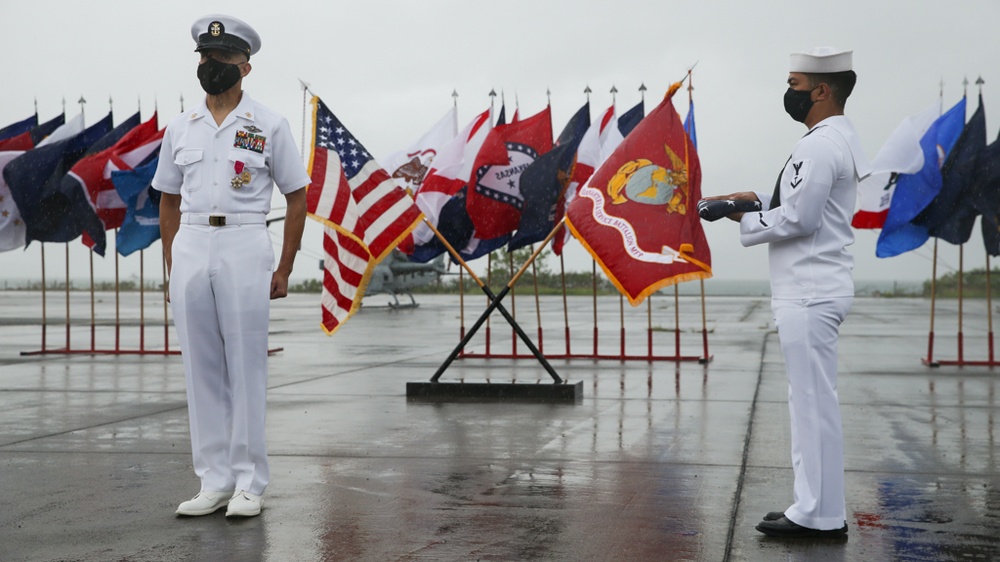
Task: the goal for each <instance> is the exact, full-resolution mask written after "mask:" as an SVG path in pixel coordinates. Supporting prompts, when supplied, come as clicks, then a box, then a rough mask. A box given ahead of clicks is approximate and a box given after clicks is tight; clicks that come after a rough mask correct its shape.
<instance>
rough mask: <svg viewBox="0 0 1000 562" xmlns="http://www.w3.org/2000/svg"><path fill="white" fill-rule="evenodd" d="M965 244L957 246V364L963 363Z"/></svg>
mask: <svg viewBox="0 0 1000 562" xmlns="http://www.w3.org/2000/svg"><path fill="white" fill-rule="evenodd" d="M964 276H965V244H959V245H958V364H959V365H962V364H963V363H964V356H965V353H964V352H965V349H964V348H965V342H964V341H963V338H962V312H963V308H964V302H963V297H964V296H965V295H964V293H965V290H964V289H965V287H964V285H965V279H964Z"/></svg>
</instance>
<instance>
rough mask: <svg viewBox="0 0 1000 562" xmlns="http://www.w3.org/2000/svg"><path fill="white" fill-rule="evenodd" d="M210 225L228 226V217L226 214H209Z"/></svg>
mask: <svg viewBox="0 0 1000 562" xmlns="http://www.w3.org/2000/svg"><path fill="white" fill-rule="evenodd" d="M208 225H209V226H226V217H225V216H224V215H221V216H220V215H209V217H208Z"/></svg>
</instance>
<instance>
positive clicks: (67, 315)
mask: <svg viewBox="0 0 1000 562" xmlns="http://www.w3.org/2000/svg"><path fill="white" fill-rule="evenodd" d="M65 246H66V351H69V348H70V345H69V242H66V244H65Z"/></svg>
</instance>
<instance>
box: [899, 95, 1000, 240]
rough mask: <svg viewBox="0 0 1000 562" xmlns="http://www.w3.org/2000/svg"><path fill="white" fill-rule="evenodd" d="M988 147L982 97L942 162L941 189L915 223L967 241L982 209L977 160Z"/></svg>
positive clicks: (934, 233) (933, 232) (948, 237)
mask: <svg viewBox="0 0 1000 562" xmlns="http://www.w3.org/2000/svg"><path fill="white" fill-rule="evenodd" d="M985 148H986V111H985V110H984V109H983V97H982V95H980V96H979V107H978V108H977V109H976V112H975V113H973V114H972V117H971V118H970V119H969V122H968V123H966V124H965V128H964V129H963V130H962V134H961V136H959V137H958V140H957V141H956V142H955V146H954V147H952V149H951V153H950V154H948V158H947V159H946V160H945V161H944V165H942V166H941V191H940V192H939V193H938V195H937V197H935V198H934V200H933V201H931V204H930V205H928V206H927V208H926V209H924V210H923V212H921V213H920V215H918V216H917V218H915V219H914V220H913V222H914V223H916V224H919V225H922V226H925V227H927V229H928V231H930V235H931V236H934V237H936V238H940V239H941V240H944V241H945V242H950V243H952V244H964V243H966V242H968V241H969V238H970V237H971V236H972V227H973V226H974V225H975V222H976V215H978V214H979V212H978V211H977V210H976V208H975V207H974V205H973V203H972V192H971V190H972V186H973V182H974V181H975V179H976V177H977V170H976V162H977V160H978V159H979V154H980V153H981V152H982V151H983V149H985Z"/></svg>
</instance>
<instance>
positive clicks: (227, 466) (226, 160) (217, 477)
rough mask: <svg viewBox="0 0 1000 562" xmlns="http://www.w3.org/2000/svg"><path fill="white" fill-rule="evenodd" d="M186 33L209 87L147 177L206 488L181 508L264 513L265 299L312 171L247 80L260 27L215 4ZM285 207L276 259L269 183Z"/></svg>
mask: <svg viewBox="0 0 1000 562" xmlns="http://www.w3.org/2000/svg"><path fill="white" fill-rule="evenodd" d="M191 36H192V38H193V39H194V41H195V43H196V45H197V47H196V49H195V51H197V52H198V53H200V55H201V60H200V61H199V63H198V71H197V76H198V79H199V81H200V82H201V86H202V88H203V89H204V90H205V92H206V94H207V95H206V97H205V100H204V101H203V102H202V103H201V104H199V105H198V107H196V108H194V109H192V110H189V111H187V112H185V113H183V114H181V115H178V116H177V117H175V118H174V119H172V120H171V121H170V123H169V124H168V125H167V130H166V134H165V135H164V137H163V144H162V146H161V148H160V163H159V166H158V167H157V169H156V175H155V176H154V178H153V182H152V185H153V187H154V188H155V189H157V190H159V191H161V192H162V198H161V200H160V232H161V234H162V237H163V251H164V254H165V258H166V261H167V268H168V270H169V272H170V302H171V309H172V311H173V316H174V325H175V326H176V328H177V335H178V337H179V339H180V346H181V352H182V357H183V361H184V373H185V379H186V382H187V400H188V412H189V416H190V425H191V449H192V457H193V463H194V470H195V474H197V476H198V477H199V478H200V479H201V491H200V492H199V493H198V495H196V496H195V497H194V498H193V499H191V500H189V501H185V502H183V503H181V504H180V506H179V507H178V508H177V514H179V515H207V514H209V513H213V512H215V511H216V510H218V509H220V508H222V507H227V510H226V516H230V517H233V516H235V517H250V516H255V515H258V514H259V513H260V510H261V506H262V503H263V502H262V496H263V494H264V490H265V488H266V487H267V484H268V479H269V471H268V463H267V450H266V446H265V440H264V419H265V416H264V413H265V407H266V401H267V332H268V315H269V312H270V299H275V298H281V297H284V296H285V295H287V292H288V276H289V274H290V273H291V271H292V263H293V261H294V259H295V254H296V252H297V251H298V247H299V243H300V241H301V239H302V230H303V228H304V223H305V216H306V196H305V193H306V191H305V189H304V188H305V187H306V185H308V183H309V176H308V174H307V173H306V171H305V167H304V166H303V165H302V159H301V157H300V155H299V152H298V150H297V149H296V147H295V141H294V139H293V138H292V134H291V129H290V128H289V126H288V121H287V120H286V119H285V118H284V117H282V116H280V115H278V114H277V113H275V112H273V111H271V110H270V109H268V108H267V107H264V106H263V105H261V104H259V103H257V102H256V101H254V100H252V99H251V98H250V96H249V95H248V94H247V93H246V92H244V91H243V89H242V84H243V78H245V77H246V76H247V75H248V74H249V73H250V70H251V66H250V62H249V60H250V56H251V55H254V54H256V53H257V51H258V50H259V49H260V37H259V36H258V34H257V32H256V31H254V30H253V28H252V27H250V26H249V25H248V24H247V23H245V22H243V21H240V20H238V19H236V18H233V17H228V16H221V15H211V16H206V17H204V18H201V19H199V20H198V21H196V22H195V23H194V24H193V25H192V27H191ZM275 185H276V186H277V187H278V190H279V191H280V192H281V193H282V194H283V195H284V197H285V199H286V202H287V211H286V214H285V221H284V241H283V243H282V248H281V257H280V259H279V261H278V264H277V267H275V264H274V250H273V249H272V247H271V238H270V235H269V234H268V230H267V226H266V224H265V217H266V215H267V213H268V211H269V210H270V208H271V193H272V189H273V186H275Z"/></svg>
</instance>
